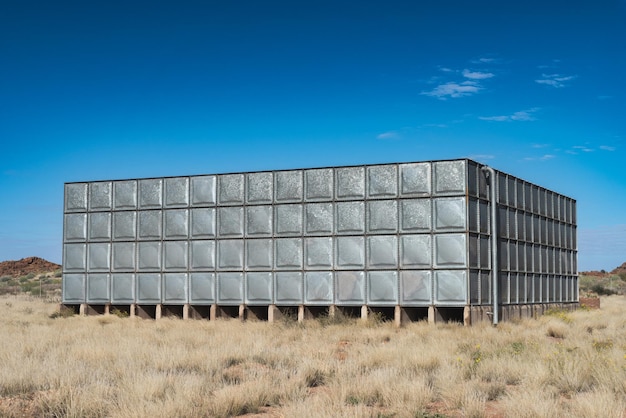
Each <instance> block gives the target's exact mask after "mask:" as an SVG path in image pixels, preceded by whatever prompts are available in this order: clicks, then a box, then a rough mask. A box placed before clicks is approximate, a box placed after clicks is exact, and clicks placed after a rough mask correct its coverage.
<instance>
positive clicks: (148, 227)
mask: <svg viewBox="0 0 626 418" xmlns="http://www.w3.org/2000/svg"><path fill="white" fill-rule="evenodd" d="M138 217H139V222H138V223H139V227H138V228H137V230H138V232H137V238H138V239H140V240H160V239H161V238H162V235H161V231H162V228H161V219H162V217H163V214H162V212H161V211H160V210H146V211H139V212H138Z"/></svg>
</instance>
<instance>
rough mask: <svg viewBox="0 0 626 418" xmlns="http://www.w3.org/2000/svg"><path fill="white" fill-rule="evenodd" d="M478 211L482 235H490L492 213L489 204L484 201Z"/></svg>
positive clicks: (479, 204) (480, 203)
mask: <svg viewBox="0 0 626 418" xmlns="http://www.w3.org/2000/svg"><path fill="white" fill-rule="evenodd" d="M478 206H479V208H478V210H479V213H480V221H479V223H478V226H479V228H480V231H479V232H480V233H482V234H490V233H491V213H490V209H489V204H488V203H487V202H485V201H483V200H481V201H480V202H479V203H478Z"/></svg>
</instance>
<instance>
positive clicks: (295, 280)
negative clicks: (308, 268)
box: [274, 271, 304, 305]
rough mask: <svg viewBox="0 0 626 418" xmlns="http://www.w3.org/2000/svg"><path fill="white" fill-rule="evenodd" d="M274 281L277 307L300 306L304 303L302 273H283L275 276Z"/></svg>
mask: <svg viewBox="0 0 626 418" xmlns="http://www.w3.org/2000/svg"><path fill="white" fill-rule="evenodd" d="M274 281H275V287H274V303H276V305H300V304H302V303H303V302H304V292H303V285H304V284H303V281H302V273H300V272H295V271H281V272H278V273H276V274H275V276H274Z"/></svg>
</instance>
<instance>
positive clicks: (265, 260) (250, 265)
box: [246, 239, 274, 270]
mask: <svg viewBox="0 0 626 418" xmlns="http://www.w3.org/2000/svg"><path fill="white" fill-rule="evenodd" d="M273 255H274V248H273V243H272V240H271V239H249V240H246V268H247V269H248V270H271V269H272V267H273V266H274V261H273V260H274V257H273Z"/></svg>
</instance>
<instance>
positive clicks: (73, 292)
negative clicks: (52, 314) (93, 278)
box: [63, 274, 85, 303]
mask: <svg viewBox="0 0 626 418" xmlns="http://www.w3.org/2000/svg"><path fill="white" fill-rule="evenodd" d="M84 301H85V275H84V274H63V302H74V303H81V302H84Z"/></svg>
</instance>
